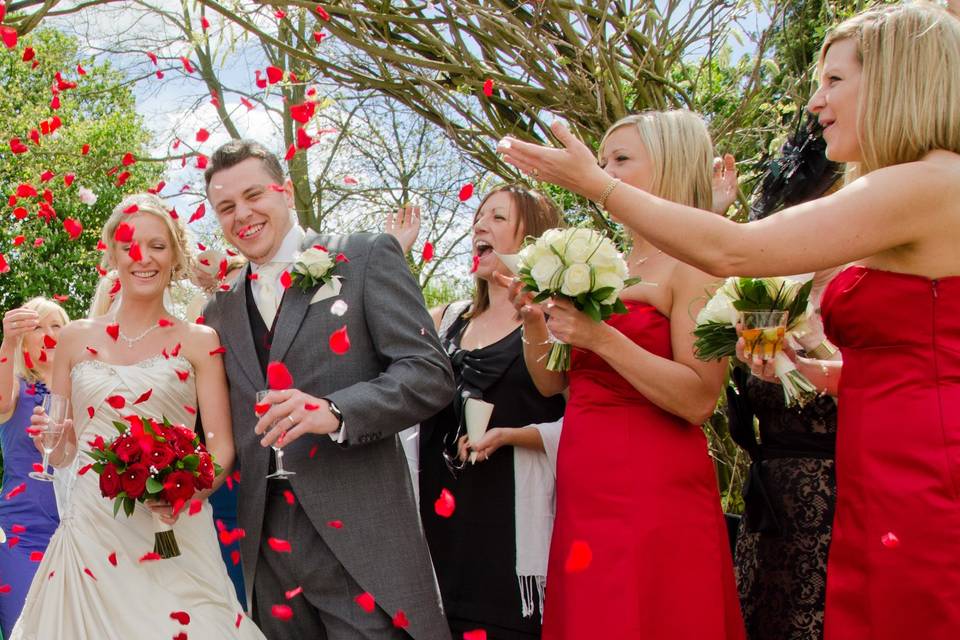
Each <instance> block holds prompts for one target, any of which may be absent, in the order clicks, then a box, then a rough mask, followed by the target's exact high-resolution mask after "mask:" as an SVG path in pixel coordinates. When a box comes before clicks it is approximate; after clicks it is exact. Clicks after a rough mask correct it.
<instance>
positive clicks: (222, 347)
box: [210, 346, 227, 356]
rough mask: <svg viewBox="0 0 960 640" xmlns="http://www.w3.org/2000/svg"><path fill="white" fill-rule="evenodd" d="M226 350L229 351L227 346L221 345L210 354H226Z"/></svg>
mask: <svg viewBox="0 0 960 640" xmlns="http://www.w3.org/2000/svg"><path fill="white" fill-rule="evenodd" d="M226 352H227V348H226V347H224V346H220V347H217V348H216V349H214V350H213V351H211V352H210V355H211V356H218V355H221V354H224V353H226Z"/></svg>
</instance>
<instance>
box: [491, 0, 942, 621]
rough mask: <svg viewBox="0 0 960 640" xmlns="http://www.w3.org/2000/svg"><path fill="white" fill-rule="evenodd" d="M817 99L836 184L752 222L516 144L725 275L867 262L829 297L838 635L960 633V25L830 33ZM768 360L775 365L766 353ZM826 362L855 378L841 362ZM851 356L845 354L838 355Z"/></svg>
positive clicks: (531, 159) (514, 156)
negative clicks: (847, 177)
mask: <svg viewBox="0 0 960 640" xmlns="http://www.w3.org/2000/svg"><path fill="white" fill-rule="evenodd" d="M820 74H821V83H820V87H819V89H818V90H817V92H816V94H814V96H813V98H811V100H810V105H809V108H810V110H811V111H813V112H814V113H816V114H817V115H818V116H819V119H820V122H821V124H823V125H824V126H825V129H824V134H823V135H824V139H825V140H826V142H827V156H828V157H829V158H830V159H831V160H835V161H838V162H847V163H850V165H851V169H852V176H851V177H853V178H854V180H852V181H851V182H850V183H849V184H848V185H847V186H846V187H844V188H843V189H841V190H840V191H838V192H836V193H835V194H833V195H830V196H827V197H824V198H820V199H818V200H815V201H812V202H809V203H806V204H802V205H798V206H796V207H791V208H789V209H787V210H785V211H783V212H782V213H780V214H779V215H777V216H774V217H771V218H768V219H765V220H762V221H759V222H754V223H750V224H746V225H737V224H735V223H733V222H730V221H729V220H723V219H721V218H718V217H716V216H709V215H707V214H705V213H704V212H702V211H696V210H694V209H693V208H691V207H685V206H681V205H677V204H674V203H671V202H667V201H665V200H660V199H657V198H654V197H652V196H651V195H650V194H648V193H645V192H644V191H642V190H639V189H635V188H632V187H631V186H629V185H626V184H620V183H617V182H615V181H611V179H610V177H609V176H607V175H606V174H604V173H603V172H602V171H599V170H598V169H597V168H596V166H595V165H593V164H592V162H591V156H590V152H589V150H588V149H587V148H586V147H585V146H584V145H582V144H581V143H579V142H578V141H577V140H576V139H574V138H573V137H572V136H571V135H570V134H569V132H567V131H565V130H562V129H559V128H558V132H559V135H560V136H561V139H562V140H563V142H564V144H565V146H566V148H565V149H546V148H541V147H537V146H535V145H529V144H525V143H521V142H514V141H510V142H509V144H507V145H501V151H502V152H504V153H505V155H506V156H507V159H508V161H510V162H512V163H514V164H516V165H518V166H520V167H521V168H522V169H524V170H526V171H533V170H534V169H536V171H537V173H538V174H539V175H540V176H541V177H542V178H544V179H547V180H549V181H551V182H555V183H557V184H561V185H563V186H567V187H569V188H571V189H573V190H574V191H577V192H578V193H581V194H583V195H585V196H587V197H590V198H593V199H596V200H598V201H599V202H600V203H601V204H604V205H606V206H607V207H608V209H609V211H610V212H611V214H612V215H613V216H614V217H615V218H617V219H619V220H621V221H622V222H624V223H625V224H626V225H627V226H629V227H630V228H631V229H634V230H636V231H638V232H639V233H642V234H643V235H644V237H646V238H647V239H648V240H650V241H651V242H652V243H653V244H655V245H656V246H658V247H660V248H661V249H663V250H664V251H666V252H667V253H669V254H671V255H675V256H677V257H678V258H680V259H681V260H684V261H686V262H689V263H690V264H694V265H696V266H698V267H700V268H701V269H703V270H705V271H707V272H710V273H716V274H719V275H734V274H736V275H746V276H766V275H772V274H790V273H804V272H809V271H818V270H822V269H826V268H829V267H832V266H835V265H841V264H847V263H852V262H857V263H858V264H856V265H854V266H851V267H848V268H847V269H845V270H844V271H843V272H841V273H840V275H838V276H837V278H836V279H835V280H834V282H832V283H831V285H830V287H829V288H828V289H827V291H826V293H825V295H824V298H823V300H822V303H821V308H822V311H823V315H824V320H825V323H826V328H827V333H828V336H829V337H830V339H831V340H832V341H833V342H834V343H835V344H837V345H838V346H839V347H840V348H841V350H842V352H843V365H842V367H843V375H842V378H841V379H840V385H839V401H838V406H839V417H838V426H837V454H836V473H837V507H836V517H835V521H834V528H833V541H832V544H831V547H830V554H829V561H828V566H827V603H826V620H825V631H824V635H825V637H826V639H827V640H861V639H863V640H867V639H869V640H902V639H903V638H923V639H924V640H954V639H955V638H957V637H958V634H960V277H958V276H960V252H958V251H957V247H958V246H960V20H957V19H956V17H954V16H951V15H950V14H949V13H947V11H946V10H944V9H943V8H941V7H939V6H936V5H934V4H932V3H924V2H920V3H915V4H904V5H891V6H884V7H882V8H877V9H873V10H870V11H866V12H864V13H862V14H860V15H858V16H856V17H854V18H851V19H850V20H848V21H846V22H845V23H843V24H842V25H840V26H839V27H838V28H837V29H835V30H834V31H833V32H831V33H830V34H829V35H828V36H827V39H826V41H825V42H824V45H823V49H822V50H821V55H820ZM755 364H757V365H758V366H759V363H755ZM831 366H832V365H829V364H824V367H825V371H827V373H828V374H830V375H832V376H833V377H834V378H838V377H840V376H839V373H840V372H839V370H838V369H835V370H834V371H832V372H831V371H830V367H831ZM836 366H839V365H836Z"/></svg>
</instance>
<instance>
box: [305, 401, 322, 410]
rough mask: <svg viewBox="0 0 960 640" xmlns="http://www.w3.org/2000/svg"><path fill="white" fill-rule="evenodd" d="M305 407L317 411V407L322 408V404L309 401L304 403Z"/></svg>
mask: <svg viewBox="0 0 960 640" xmlns="http://www.w3.org/2000/svg"><path fill="white" fill-rule="evenodd" d="M303 408H304V409H305V410H307V411H316V410H317V409H319V408H320V405H318V404H310V403H309V402H307V403H304V405H303Z"/></svg>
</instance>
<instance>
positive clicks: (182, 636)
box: [173, 631, 188, 640]
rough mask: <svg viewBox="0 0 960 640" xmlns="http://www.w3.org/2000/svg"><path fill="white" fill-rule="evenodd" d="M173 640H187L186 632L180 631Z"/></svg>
mask: <svg viewBox="0 0 960 640" xmlns="http://www.w3.org/2000/svg"><path fill="white" fill-rule="evenodd" d="M173 640H188V639H187V632H186V631H181V632H180V633H178V634H177V635H175V636H173Z"/></svg>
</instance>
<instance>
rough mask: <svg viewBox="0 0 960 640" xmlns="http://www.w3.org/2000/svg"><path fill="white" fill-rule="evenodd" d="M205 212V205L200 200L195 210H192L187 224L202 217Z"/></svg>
mask: <svg viewBox="0 0 960 640" xmlns="http://www.w3.org/2000/svg"><path fill="white" fill-rule="evenodd" d="M206 212H207V205H206V204H205V203H203V202H201V203H200V205H199V206H198V207H197V209H196V211H194V212H193V215H191V216H190V220H189V221H188V222H187V224H190V223H191V222H196V221H197V220H199V219H200V218H202V217H203V216H204V214H205V213H206Z"/></svg>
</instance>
